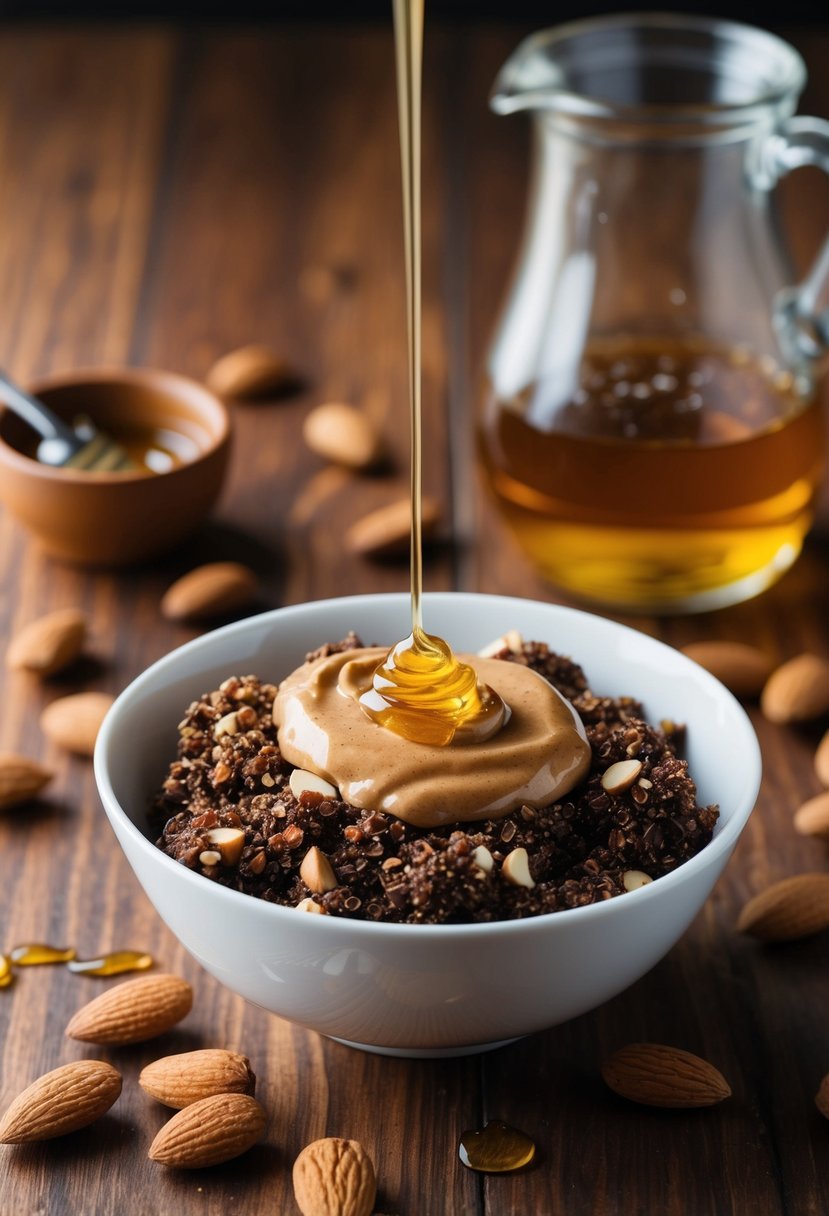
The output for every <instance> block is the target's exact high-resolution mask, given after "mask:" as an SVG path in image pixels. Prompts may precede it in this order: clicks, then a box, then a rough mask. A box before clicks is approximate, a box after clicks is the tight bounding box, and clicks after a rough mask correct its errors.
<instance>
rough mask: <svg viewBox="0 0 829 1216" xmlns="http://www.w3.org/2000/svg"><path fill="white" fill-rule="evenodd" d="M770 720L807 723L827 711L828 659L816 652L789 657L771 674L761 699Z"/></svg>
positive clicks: (828, 687)
mask: <svg viewBox="0 0 829 1216" xmlns="http://www.w3.org/2000/svg"><path fill="white" fill-rule="evenodd" d="M760 708H761V709H762V711H763V713H764V714H765V716H766V717H767V718H768V719H769V721H770V722H779V723H784V724H785V723H789V722H808V721H811V719H812V718H819V717H820V716H821V715H822V714H825V713H827V711H829V662H827V660H826V659H823V658H820V656H818V655H816V654H801V655H798V656H797V658H794V659H789V661H788V663H784V664H783V665H782V667H778V668H777V670H776V671H775V672H773V673H772V674H771V676H770V677H769V679H768V680H767V682H766V686H765V688H764V689H763V693H762V696H761V698H760Z"/></svg>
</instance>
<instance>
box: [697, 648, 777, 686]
mask: <svg viewBox="0 0 829 1216" xmlns="http://www.w3.org/2000/svg"><path fill="white" fill-rule="evenodd" d="M682 653H683V654H686V655H687V656H688V658H689V659H693V660H694V662H695V663H699V665H700V667H704V668H705V670H706V671H710V672H711V675H712V676H715V677H716V678H717V679H718V680H719V681H720V683H722V684H724V685H725V686H726V688H727V689H729V690H730V691H731V692H733V693H734V695H735V697H759V695H760V693H761V692H762V691H763V686H764V684H765V683H766V681H767V680H768V678H769V676H770V675H771V673H772V669H773V667H774V664H773V663H772V661H771V659H770V658H769V657H768V655H767V654H765V653H764V651H762V650H760V649H758V647H756V646H749V645H748V643H746V642H728V641H722V642H691V643H690V644H689V645H688V646H683V647H682Z"/></svg>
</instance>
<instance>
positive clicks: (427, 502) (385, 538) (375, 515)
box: [345, 498, 440, 558]
mask: <svg viewBox="0 0 829 1216" xmlns="http://www.w3.org/2000/svg"><path fill="white" fill-rule="evenodd" d="M422 522H423V539H424V540H429V539H431V537H433V536H434V535H435V533H436V532H437V527H438V524H439V522H440V507H439V505H438V503H437V502H436V501H435V500H434V499H433V498H424V499H423V503H422ZM411 525H412V508H411V501H410V500H409V499H408V498H400V499H398V500H397V501H396V502H391V503H389V504H388V505H387V506H385V507H378V509H377V510H376V511H370V512H369V514H368V515H364V516H363V517H362V519H358V520H357V522H356V523H354V524H352V525H351V527H350V528H349V529H348V531H347V532H346V534H345V545H346V548H347V549H348V550H349V552H350V553H354V554H356V555H357V556H359V557H377V558H385V557H399V556H401V555H402V554H405V553H407V552H408V550H409V538H410V534H411Z"/></svg>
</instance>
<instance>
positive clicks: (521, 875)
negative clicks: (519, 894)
mask: <svg viewBox="0 0 829 1216" xmlns="http://www.w3.org/2000/svg"><path fill="white" fill-rule="evenodd" d="M501 873H502V874H503V876H504V878H505V879H506V880H507V882H511V883H512V885H513V886H514V887H527V889H528V890H532V888H533V887H534V886H535V883H534V882H533V879H532V875H531V874H530V859H529V856H528V854H527V850H526V849H513V850H512V852H511V853H507V855H506V857H505V858H504V861H503V864H502V865H501Z"/></svg>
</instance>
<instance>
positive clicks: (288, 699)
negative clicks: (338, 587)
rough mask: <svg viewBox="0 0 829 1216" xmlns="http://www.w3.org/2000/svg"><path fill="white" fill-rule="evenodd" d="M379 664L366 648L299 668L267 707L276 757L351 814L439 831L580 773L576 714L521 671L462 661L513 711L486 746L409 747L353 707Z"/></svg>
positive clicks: (378, 653)
mask: <svg viewBox="0 0 829 1216" xmlns="http://www.w3.org/2000/svg"><path fill="white" fill-rule="evenodd" d="M385 654H386V651H385V650H384V649H382V648H373V647H372V648H365V649H362V650H348V651H345V652H343V653H341V654H332V655H329V656H328V657H326V658H322V659H316V660H314V661H313V662H311V663H305V664H303V666H302V667H299V668H298V669H297V670H296V671H294V672H293V673H292V674H291V675H289V676H288V677H287V678H286V679H285V680H284V681H283V682H282V684H281V685H280V687H279V691H278V693H277V696H276V700H275V702H274V709H273V717H274V722H275V723H276V726H277V728H278V740H279V749H280V751H281V752H282V755H283V756H284V757H285V759H286V760H287V761H288V762H289V763H291V764H294V765H296V766H297V767H298V768H304V769H308V770H310V771H311V772H314V773H317V774H318V775H319V776H320V777H323V778H324V779H325V780H326V781H330V782H331V783H332V784H333V785H336V786H337V788H338V789H339V791H340V794H341V796H342V798H344V799H345V801H346V802H349V803H350V804H351V805H352V806H356V807H359V808H360V809H361V810H373V811H384V812H387V813H388V814H391V815H395V816H397V818H398V819H403V820H405V821H406V822H407V823H411V824H414V825H415V826H417V827H421V828H435V827H443V826H444V825H447V824H452V823H463V822H469V821H473V820H476V819H492V818H496V819H497V818H500V817H502V816H504V815H508V814H509V813H510V811H514V810H516V809H517V808H518V807H520V806H524V805H527V806H532V807H539V806H545V805H547V804H549V803H550V802H554V801H556V800H557V799H559V798H562V797H563V796H564V795H565V794H566V793H568V791H569V790H571V789H572V788H573V787H574V786H575V785H577V784H578V782H579V781H581V779H582V778H583V777H584V776H585V774H586V773H587V770H588V768H589V765H590V745H589V744H588V742H587V738H586V735H585V732H584V727H583V725H582V722H581V719H580V718H579V716H578V714H577V713H576V711H575V710H574V709H573V707H572V706H571V705H570V703H569V702H568V701H566V700H565V699H564V697H562V696H561V695H560V694H559V693H558V692H556V690H555V689H554V688H553V687H552V685H551V684H549V683H548V682H547V680H545V679H544V677H543V676H540V675H539V674H538V673H537V672H535V671H532V670H531V669H530V668H528V667H524V666H522V665H521V664H519V663H509V662H504V661H503V660H498V659H482V658H479V657H478V656H476V655H463V656H462V657H463V661H464V662H466V663H469V664H470V666H472V667H473V668H474V670H475V671H476V672H477V674H478V678H479V680H480V681H481V683H482V684H485V685H489V686H490V687H491V688H493V689H494V690H495V692H497V693H498V694H499V695H500V696H501V697H502V698H503V700H504V702H505V703H506V705H507V706H508V707H509V710H510V712H509V714H508V715H506V717H505V722H504V724H503V726H502V727H501V729H500V730H499V731H498V733H497V734H495V735H494V736H492V737H490V738H488V739H485V740H483V741H475V740H474V739H473V740H465V741H463V742H459V743H458V744H454V743H453V744H450V745H449V746H446V747H441V746H434V745H431V744H426V743H416V742H413V741H411V740H409V739H405V738H402V737H401V736H400V735H397V734H395V733H393V732H392V731H390V730H388V729H386V728H384V727H383V726H381V725H379V724H378V723H377V722H374V721H372V720H371V719H370V718H369V717H368V716H367V715H366V714H365V713H364V712H363V710H362V709H361V707H360V704H359V697H360V695H361V694H362V693H364V692H365V691H366V689H367V688H369V687H370V685H371V678H372V674H373V672H374V670H375V668H376V667H377V665H378V663H379V662H380V661H381V660H382V659H383V656H384V655H385Z"/></svg>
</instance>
